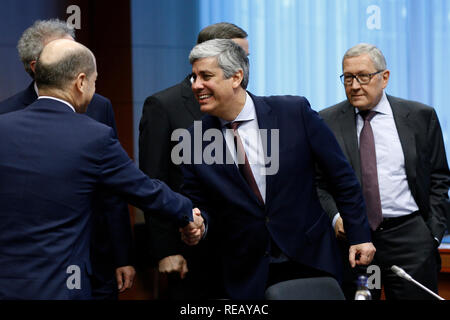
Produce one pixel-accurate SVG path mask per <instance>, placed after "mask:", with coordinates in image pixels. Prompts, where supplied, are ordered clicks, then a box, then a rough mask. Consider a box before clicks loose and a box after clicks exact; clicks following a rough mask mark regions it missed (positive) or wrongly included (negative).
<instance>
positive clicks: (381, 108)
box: [355, 90, 392, 115]
mask: <svg viewBox="0 0 450 320" xmlns="http://www.w3.org/2000/svg"><path fill="white" fill-rule="evenodd" d="M355 110H356V114H358V113H359V109H358V108H355ZM372 111H375V112H377V113H382V114H386V115H392V109H391V105H390V104H389V100H388V99H387V97H386V93H385V92H384V90H383V94H382V96H381V99H380V101H378V104H377V105H376V106H375V107H373V108H372Z"/></svg>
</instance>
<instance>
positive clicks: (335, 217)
mask: <svg viewBox="0 0 450 320" xmlns="http://www.w3.org/2000/svg"><path fill="white" fill-rule="evenodd" d="M340 216H341V215H340V214H339V212H338V213H336V214H335V215H334V218H333V221H332V225H333V229H334V228H335V226H336V221H337V219H338V218H340Z"/></svg>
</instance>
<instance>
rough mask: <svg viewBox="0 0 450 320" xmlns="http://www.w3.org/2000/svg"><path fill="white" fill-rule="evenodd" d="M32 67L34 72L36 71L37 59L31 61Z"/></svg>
mask: <svg viewBox="0 0 450 320" xmlns="http://www.w3.org/2000/svg"><path fill="white" fill-rule="evenodd" d="M30 68H31V70H32V71H33V73H36V60H33V61H31V62H30Z"/></svg>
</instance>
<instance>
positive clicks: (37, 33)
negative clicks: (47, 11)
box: [17, 19, 75, 78]
mask: <svg viewBox="0 0 450 320" xmlns="http://www.w3.org/2000/svg"><path fill="white" fill-rule="evenodd" d="M65 36H71V37H72V38H74V39H75V31H74V30H73V29H72V28H70V27H68V26H67V24H66V23H65V22H64V21H61V20H58V19H50V20H38V21H36V22H35V23H34V24H33V25H32V26H31V27H29V28H28V29H26V30H25V31H24V32H23V34H22V36H21V37H20V39H19V42H18V44H17V50H18V51H19V57H20V60H21V61H22V63H23V66H24V67H25V71H26V72H28V74H29V75H30V76H31V77H32V78H34V74H33V70H31V68H30V62H31V61H35V60H37V59H38V57H39V55H40V54H41V52H42V49H43V48H44V43H45V41H46V40H47V39H50V38H55V39H56V38H63V37H65Z"/></svg>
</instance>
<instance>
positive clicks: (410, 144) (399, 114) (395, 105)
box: [387, 95, 417, 199]
mask: <svg viewBox="0 0 450 320" xmlns="http://www.w3.org/2000/svg"><path fill="white" fill-rule="evenodd" d="M387 99H388V101H389V104H390V105H391V109H392V113H393V115H394V121H395V125H396V127H397V132H398V136H399V139H400V144H401V146H402V149H403V155H404V157H405V171H406V177H407V179H408V184H409V188H410V190H411V192H412V194H413V196H414V198H415V199H417V198H416V189H415V182H416V169H417V168H416V158H417V154H416V139H415V136H414V128H412V127H411V125H410V123H411V121H409V119H408V118H409V116H410V111H409V110H408V109H407V108H404V107H402V105H401V104H400V103H399V102H398V101H396V100H395V98H393V97H391V96H388V95H387Z"/></svg>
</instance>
